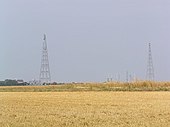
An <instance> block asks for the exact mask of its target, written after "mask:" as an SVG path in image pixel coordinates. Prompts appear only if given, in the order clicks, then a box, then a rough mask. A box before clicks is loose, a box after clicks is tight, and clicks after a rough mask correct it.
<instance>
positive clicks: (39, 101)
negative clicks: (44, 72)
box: [0, 92, 170, 127]
mask: <svg viewBox="0 0 170 127" xmlns="http://www.w3.org/2000/svg"><path fill="white" fill-rule="evenodd" d="M114 126H115V127H117V126H118V127H168V126H170V92H0V127H114Z"/></svg>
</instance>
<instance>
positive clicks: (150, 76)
mask: <svg viewBox="0 0 170 127" xmlns="http://www.w3.org/2000/svg"><path fill="white" fill-rule="evenodd" d="M154 78H155V74H154V67H153V59H152V50H151V43H149V56H148V65H147V74H146V79H147V80H149V81H154Z"/></svg>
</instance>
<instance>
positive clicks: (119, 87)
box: [0, 81, 170, 92]
mask: <svg viewBox="0 0 170 127" xmlns="http://www.w3.org/2000/svg"><path fill="white" fill-rule="evenodd" d="M74 91H170V82H149V81H142V82H131V83H119V82H110V83H82V84H64V85H48V86H0V92H74Z"/></svg>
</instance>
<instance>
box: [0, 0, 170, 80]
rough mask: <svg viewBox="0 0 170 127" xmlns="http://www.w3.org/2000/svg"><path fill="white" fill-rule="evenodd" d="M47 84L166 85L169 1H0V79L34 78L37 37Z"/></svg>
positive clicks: (168, 77)
mask: <svg viewBox="0 0 170 127" xmlns="http://www.w3.org/2000/svg"><path fill="white" fill-rule="evenodd" d="M44 33H46V35H47V42H48V50H49V60H50V69H51V75H52V80H53V81H57V82H72V81H78V82H81V81H87V82H88V81H104V80H106V78H107V77H108V76H109V77H113V79H114V78H116V76H117V75H118V74H120V76H121V80H125V76H126V71H129V73H131V74H132V75H133V74H135V75H136V76H137V77H138V78H140V79H145V76H146V66H147V58H148V56H147V51H148V43H149V42H151V43H152V52H153V60H154V68H155V77H156V79H157V80H170V56H169V55H170V0H1V1H0V61H1V63H0V80H4V79H6V78H17V79H24V80H26V81H29V80H32V79H38V78H39V73H40V72H39V71H40V61H41V48H42V41H43V34H44Z"/></svg>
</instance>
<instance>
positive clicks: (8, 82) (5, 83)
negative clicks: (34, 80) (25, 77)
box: [0, 79, 28, 86]
mask: <svg viewBox="0 0 170 127" xmlns="http://www.w3.org/2000/svg"><path fill="white" fill-rule="evenodd" d="M26 85H28V83H26V82H22V83H18V82H17V81H16V80H10V79H6V80H5V81H0V86H26Z"/></svg>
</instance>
